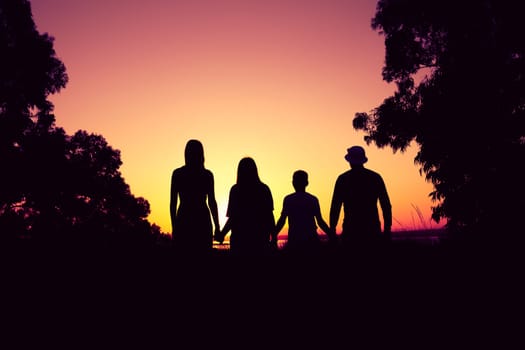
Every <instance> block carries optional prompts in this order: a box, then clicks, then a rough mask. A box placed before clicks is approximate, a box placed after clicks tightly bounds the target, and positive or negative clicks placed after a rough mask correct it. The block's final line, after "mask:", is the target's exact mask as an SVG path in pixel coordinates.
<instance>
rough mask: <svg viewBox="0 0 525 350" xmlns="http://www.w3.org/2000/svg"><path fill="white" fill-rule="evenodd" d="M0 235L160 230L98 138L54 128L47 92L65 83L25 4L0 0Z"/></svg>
mask: <svg viewBox="0 0 525 350" xmlns="http://www.w3.org/2000/svg"><path fill="white" fill-rule="evenodd" d="M0 52H1V54H0V162H1V167H2V171H0V239H9V238H10V239H13V238H20V237H26V238H31V239H33V240H34V241H39V240H40V241H53V242H67V241H69V240H75V239H82V241H83V242H84V243H87V242H95V244H98V245H107V244H121V243H126V242H131V241H134V242H138V241H144V239H148V235H150V234H152V233H155V234H158V233H160V231H159V228H158V227H157V226H155V225H151V224H150V223H149V222H148V221H147V219H146V218H147V216H148V214H149V211H150V209H149V203H148V202H147V201H146V200H145V199H144V198H137V197H135V196H133V195H132V194H131V192H130V188H129V186H128V184H126V182H125V181H124V179H123V177H122V174H121V173H120V171H119V168H120V166H121V164H122V162H121V159H120V152H119V151H118V150H115V149H113V148H112V147H111V146H109V145H108V143H107V142H106V140H105V139H104V137H102V136H101V135H95V134H90V133H88V132H86V131H78V132H76V133H75V134H74V135H72V136H71V135H67V134H66V132H65V131H64V129H62V128H60V127H57V126H56V124H55V116H54V114H53V104H52V103H51V102H50V101H49V99H48V97H49V95H51V94H53V93H56V92H59V91H60V90H61V89H62V88H64V87H65V86H66V84H67V81H68V76H67V74H66V68H65V66H64V64H63V63H62V61H61V60H60V59H59V58H58V57H57V55H56V53H55V51H54V49H53V38H52V37H51V36H49V35H48V34H40V33H38V31H37V30H36V27H35V23H34V21H33V19H32V14H31V6H30V3H29V1H24V0H1V1H0Z"/></svg>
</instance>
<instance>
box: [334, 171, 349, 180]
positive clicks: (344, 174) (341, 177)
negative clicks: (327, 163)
mask: <svg viewBox="0 0 525 350" xmlns="http://www.w3.org/2000/svg"><path fill="white" fill-rule="evenodd" d="M351 174H352V169H350V170H347V171H345V172H344V173H341V174H339V176H338V177H337V180H343V179H346V178H348V177H349V176H351Z"/></svg>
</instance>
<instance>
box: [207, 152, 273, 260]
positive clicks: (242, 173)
mask: <svg viewBox="0 0 525 350" xmlns="http://www.w3.org/2000/svg"><path fill="white" fill-rule="evenodd" d="M226 216H227V217H228V220H227V221H226V224H225V225H224V227H223V229H222V231H221V232H220V235H218V236H217V238H216V239H217V240H218V241H222V240H223V239H224V236H225V235H226V234H227V233H228V232H229V231H230V230H231V236H230V249H231V251H232V253H234V254H240V255H250V254H254V255H257V254H264V253H265V252H267V251H268V250H269V248H270V244H271V242H273V241H274V240H275V239H276V237H274V236H272V234H273V232H274V229H275V219H274V216H273V198H272V193H271V191H270V188H269V187H268V186H267V185H266V184H264V183H263V182H262V181H261V180H260V179H259V174H258V171H257V165H256V164H255V161H254V160H253V159H252V158H250V157H245V158H242V159H241V161H240V162H239V166H238V168H237V183H236V184H235V185H233V186H232V188H231V189H230V195H229V199H228V209H227V212H226Z"/></svg>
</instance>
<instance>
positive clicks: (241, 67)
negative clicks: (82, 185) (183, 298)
mask: <svg viewBox="0 0 525 350" xmlns="http://www.w3.org/2000/svg"><path fill="white" fill-rule="evenodd" d="M31 3H32V8H33V18H34V20H35V23H36V25H37V29H38V30H39V31H40V32H41V33H43V32H47V33H49V34H50V35H52V36H54V37H55V44H54V47H55V50H56V52H57V55H58V57H59V58H60V59H61V60H62V61H63V62H64V64H65V65H66V68H67V72H68V75H69V79H70V81H69V84H68V85H67V87H66V88H65V89H64V90H62V91H61V92H60V93H59V94H57V95H54V96H52V97H51V100H52V102H53V103H54V104H55V114H56V117H57V125H58V126H61V127H64V128H65V130H66V131H67V132H68V133H69V134H73V133H74V132H75V131H76V130H79V129H82V130H86V131H88V132H93V133H97V134H101V135H103V136H104V137H105V138H106V140H107V141H108V143H109V144H110V145H111V146H112V147H114V148H116V149H119V150H120V151H121V157H122V161H123V165H122V167H121V172H122V174H123V177H124V178H125V180H126V182H127V183H128V184H129V185H130V187H131V191H132V193H133V194H134V195H136V196H141V197H144V198H146V199H147V200H148V201H149V203H150V205H151V215H150V217H149V220H150V222H152V223H156V224H157V225H159V226H160V227H161V229H162V230H163V231H164V232H168V233H169V232H170V231H171V224H170V218H169V191H170V177H171V172H172V171H173V169H174V168H176V167H179V166H181V165H183V164H184V155H183V153H184V146H185V144H186V142H187V141H188V140H189V139H192V138H195V139H199V140H200V141H202V143H203V145H204V151H205V157H206V163H205V166H206V167H207V168H208V169H210V170H211V171H212V172H213V173H214V176H215V192H216V196H217V200H218V204H219V212H220V221H221V226H222V225H223V224H224V222H225V217H224V215H225V212H226V206H227V201H228V193H229V190H230V187H231V186H232V185H233V184H234V183H235V180H236V171H237V165H238V162H239V160H240V159H241V158H242V157H245V156H250V157H253V158H254V159H255V161H256V163H257V166H258V169H259V175H260V177H261V180H262V181H263V182H265V183H266V184H267V185H268V186H269V187H270V189H271V191H272V194H273V199H274V206H275V212H274V214H275V217H276V219H277V218H278V216H279V214H280V211H281V208H282V201H283V197H284V196H285V195H286V194H288V193H290V192H292V191H293V188H292V184H291V178H292V173H293V172H294V171H295V170H297V169H303V170H306V171H307V172H308V173H309V176H310V185H309V186H308V187H307V191H309V192H310V193H312V194H314V195H316V196H317V197H318V198H319V201H320V204H321V211H322V214H323V217H324V218H325V220H326V221H328V213H329V207H330V200H331V196H332V191H333V186H334V184H335V180H336V178H337V176H338V175H339V174H341V173H342V172H344V171H346V170H348V168H349V166H348V163H347V162H346V161H345V159H344V158H343V157H344V155H345V153H346V149H347V148H348V147H350V146H352V145H362V146H364V147H365V149H366V151H367V156H368V158H369V161H368V163H367V164H366V166H367V167H368V168H369V169H372V170H375V171H377V172H379V173H380V174H381V175H382V176H383V178H384V180H385V183H386V186H387V189H388V191H389V194H390V198H391V201H392V209H393V216H394V222H393V229H394V230H401V229H414V228H423V227H424V226H426V227H431V226H432V227H435V226H437V224H435V223H432V222H430V212H431V209H430V207H431V205H432V203H431V201H430V199H429V197H428V194H429V192H430V191H431V190H432V186H431V184H429V183H427V182H426V181H425V180H424V177H422V176H421V175H420V174H419V170H418V167H417V166H416V165H414V161H413V159H414V156H415V153H416V149H415V148H412V149H409V150H408V151H407V152H406V153H404V154H400V153H396V154H393V153H392V151H391V149H381V150H380V149H377V148H376V147H375V146H373V145H370V146H367V145H366V144H365V143H364V141H363V136H364V134H363V133H361V132H357V131H355V130H354V129H353V128H352V119H353V117H354V114H355V113H356V112H369V111H370V110H372V109H373V108H375V107H377V106H379V105H380V104H381V102H382V101H383V99H385V98H386V97H388V96H389V95H391V94H392V92H393V91H394V88H395V87H394V86H392V85H389V84H387V83H385V82H384V81H383V80H382V77H381V69H382V67H383V61H384V43H383V37H382V36H381V35H379V33H377V32H375V31H373V30H372V29H371V27H370V21H371V18H372V17H373V16H374V14H375V6H376V1H375V0H148V1H135V0H103V1H102V0H90V1H84V0H32V1H31ZM416 208H418V209H419V210H421V212H422V213H423V215H424V218H425V221H424V222H423V223H422V222H421V221H420V220H419V218H418V215H417V212H416ZM341 220H342V217H341V219H340V224H341Z"/></svg>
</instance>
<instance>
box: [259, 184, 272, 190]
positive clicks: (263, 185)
mask: <svg viewBox="0 0 525 350" xmlns="http://www.w3.org/2000/svg"><path fill="white" fill-rule="evenodd" d="M260 186H261V187H262V188H263V189H264V190H265V191H268V192H270V187H269V186H268V185H267V184H265V183H264V182H260Z"/></svg>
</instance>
